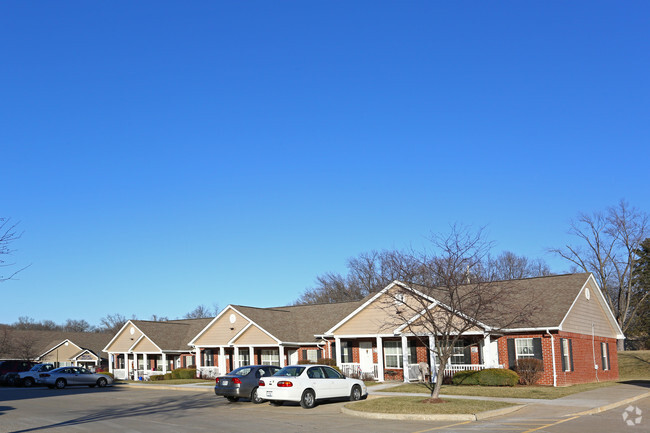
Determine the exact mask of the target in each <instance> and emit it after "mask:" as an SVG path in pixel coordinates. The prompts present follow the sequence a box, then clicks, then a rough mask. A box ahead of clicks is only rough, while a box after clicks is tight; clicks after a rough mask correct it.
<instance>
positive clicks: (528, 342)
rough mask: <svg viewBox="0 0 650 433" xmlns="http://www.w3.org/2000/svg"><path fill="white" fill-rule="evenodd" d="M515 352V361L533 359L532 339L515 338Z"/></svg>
mask: <svg viewBox="0 0 650 433" xmlns="http://www.w3.org/2000/svg"><path fill="white" fill-rule="evenodd" d="M515 348H516V349H517V351H516V352H515V354H516V356H517V359H521V358H534V357H535V350H534V348H533V339H532V338H517V339H515Z"/></svg>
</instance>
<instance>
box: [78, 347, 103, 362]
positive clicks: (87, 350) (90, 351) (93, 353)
mask: <svg viewBox="0 0 650 433" xmlns="http://www.w3.org/2000/svg"><path fill="white" fill-rule="evenodd" d="M84 353H90V354H92V355H93V356H94V357H96V358H97V359H100V357H99V356H97V354H96V353H95V352H93V351H92V350H90V349H84V351H83V352H81V353H80V354H79V355H77V356H75V357H73V358H72V359H73V360H74V359H77V358H79V357H80V356H81V355H83V354H84Z"/></svg>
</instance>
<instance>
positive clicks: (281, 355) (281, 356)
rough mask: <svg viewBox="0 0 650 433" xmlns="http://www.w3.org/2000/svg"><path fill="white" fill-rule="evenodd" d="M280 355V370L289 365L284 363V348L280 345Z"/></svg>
mask: <svg viewBox="0 0 650 433" xmlns="http://www.w3.org/2000/svg"><path fill="white" fill-rule="evenodd" d="M278 354H279V356H280V368H282V367H286V365H287V363H286V362H284V346H280V345H278Z"/></svg>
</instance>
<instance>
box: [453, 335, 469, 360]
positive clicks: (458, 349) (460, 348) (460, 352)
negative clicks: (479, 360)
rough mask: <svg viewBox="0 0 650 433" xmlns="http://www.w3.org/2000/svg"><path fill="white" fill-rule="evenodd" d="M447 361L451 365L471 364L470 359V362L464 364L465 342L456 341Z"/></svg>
mask: <svg viewBox="0 0 650 433" xmlns="http://www.w3.org/2000/svg"><path fill="white" fill-rule="evenodd" d="M449 361H450V362H451V364H452V365H459V364H471V359H470V362H465V361H466V360H465V340H458V341H457V342H455V343H454V348H453V349H452V351H451V357H450V358H449Z"/></svg>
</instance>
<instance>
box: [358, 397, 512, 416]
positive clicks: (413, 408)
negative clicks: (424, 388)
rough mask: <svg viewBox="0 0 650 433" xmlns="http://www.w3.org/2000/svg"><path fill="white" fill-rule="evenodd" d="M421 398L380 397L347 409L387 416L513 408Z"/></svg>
mask: <svg viewBox="0 0 650 433" xmlns="http://www.w3.org/2000/svg"><path fill="white" fill-rule="evenodd" d="M426 400H428V399H426V398H423V397H382V398H373V399H368V400H364V401H360V402H356V403H349V404H347V405H346V407H347V408H349V409H353V410H357V411H359V412H372V413H387V414H416V415H435V414H475V413H479V412H485V411H488V410H493V409H501V408H503V407H508V406H514V405H513V404H511V403H504V402H500V401H490V400H463V399H460V398H454V399H446V400H445V399H442V401H443V402H442V403H428V402H426Z"/></svg>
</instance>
